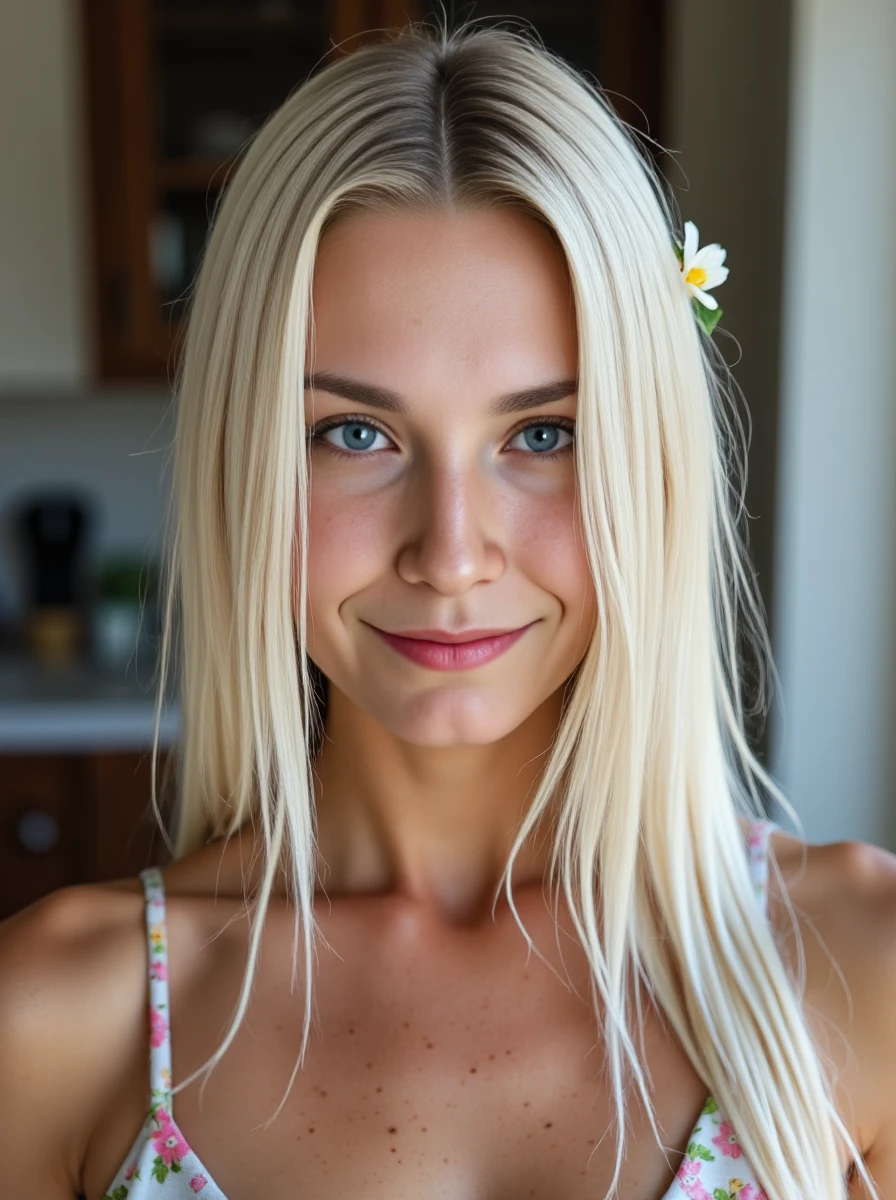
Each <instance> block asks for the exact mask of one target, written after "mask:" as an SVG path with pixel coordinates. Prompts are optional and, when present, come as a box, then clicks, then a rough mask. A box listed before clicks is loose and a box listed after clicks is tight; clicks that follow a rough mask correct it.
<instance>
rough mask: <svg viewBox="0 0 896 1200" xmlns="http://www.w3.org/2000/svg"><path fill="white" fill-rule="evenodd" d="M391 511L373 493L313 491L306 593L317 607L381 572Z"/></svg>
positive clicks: (344, 596) (342, 596)
mask: <svg viewBox="0 0 896 1200" xmlns="http://www.w3.org/2000/svg"><path fill="white" fill-rule="evenodd" d="M386 519H387V513H386V512H385V511H384V506H383V505H381V504H377V502H376V500H375V499H374V498H371V497H369V496H368V497H365V498H364V500H363V501H361V502H359V501H358V499H357V498H355V497H353V496H350V495H349V496H346V495H344V494H343V495H340V494H339V493H338V492H332V493H327V494H324V493H323V492H321V493H320V494H319V495H317V496H314V495H313V494H312V496H311V500H310V504H309V512H308V596H309V600H310V602H311V604H312V606H313V607H314V608H315V610H316V611H318V612H320V613H324V612H325V611H326V609H328V608H332V606H333V605H334V604H335V605H337V606H338V605H339V604H340V603H341V602H342V601H343V600H345V599H347V598H348V597H349V596H352V595H353V594H355V593H356V592H358V591H361V590H363V588H364V587H365V586H366V585H367V584H369V583H370V582H371V581H372V580H374V579H376V578H377V577H378V576H381V575H382V574H383V571H384V568H385V565H386V563H387V546H388V533H387V528H388V526H387V524H386Z"/></svg>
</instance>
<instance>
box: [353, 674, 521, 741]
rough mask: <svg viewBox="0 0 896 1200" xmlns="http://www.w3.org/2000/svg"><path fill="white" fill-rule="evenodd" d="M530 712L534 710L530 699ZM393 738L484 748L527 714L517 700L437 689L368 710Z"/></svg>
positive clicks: (504, 735) (514, 726)
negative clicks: (503, 700)
mask: <svg viewBox="0 0 896 1200" xmlns="http://www.w3.org/2000/svg"><path fill="white" fill-rule="evenodd" d="M532 707H533V709H534V708H535V707H537V704H536V702H535V698H533V706H532ZM371 711H372V712H373V714H374V715H375V716H376V718H377V720H378V721H380V723H381V724H383V725H384V726H386V728H387V729H389V731H390V732H391V733H393V734H394V735H395V736H396V737H399V738H401V740H402V741H403V742H408V743H409V744H410V745H413V746H429V747H433V748H436V747H447V746H487V745H490V744H491V743H493V742H499V741H500V740H501V739H502V738H503V737H506V736H507V735H508V734H509V733H512V732H513V730H514V729H516V728H517V727H518V726H519V725H521V724H522V722H523V721H524V720H525V719H526V716H527V715H528V710H526V711H522V712H521V711H520V705H519V699H518V698H516V699H515V700H511V699H510V698H509V697H508V698H507V699H506V701H505V703H503V704H502V703H501V701H500V699H499V698H498V697H496V696H494V695H492V696H486V695H483V694H482V693H481V692H480V693H478V694H476V693H475V692H474V691H473V689H461V690H456V691H455V690H450V689H437V690H436V691H433V692H430V693H428V694H425V695H422V696H415V697H414V698H413V699H412V700H409V701H408V702H407V703H406V704H402V703H401V702H399V703H396V702H395V698H394V696H393V697H390V703H389V704H388V705H383V706H381V707H379V709H377V708H373V709H372V710H371Z"/></svg>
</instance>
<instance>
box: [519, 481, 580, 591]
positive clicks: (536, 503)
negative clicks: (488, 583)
mask: <svg viewBox="0 0 896 1200" xmlns="http://www.w3.org/2000/svg"><path fill="white" fill-rule="evenodd" d="M506 527H507V528H506V533H507V550H508V554H509V556H510V557H511V559H512V563H513V565H514V566H515V567H516V569H517V570H518V571H520V572H521V573H522V574H523V575H524V576H525V577H526V578H527V579H529V580H531V581H532V582H533V583H536V584H538V585H539V586H540V587H541V588H542V589H543V590H544V591H547V592H550V593H552V594H553V595H554V596H556V597H557V599H558V600H560V601H561V603H562V604H563V606H564V608H574V609H575V611H576V613H578V612H579V611H580V610H581V607H582V604H583V603H584V604H586V605H587V606H590V605H591V604H592V602H593V596H594V584H593V582H592V579H591V571H590V568H589V566H588V558H587V554H586V551H585V541H584V536H583V534H582V529H581V522H580V520H579V510H578V505H577V503H576V493H575V490H574V488H572V487H570V488H566V489H564V490H563V491H562V492H556V493H553V494H550V493H547V494H541V495H527V496H524V497H521V498H519V499H518V500H517V502H516V503H515V504H514V505H512V507H511V509H510V510H509V519H508V520H507V522H506Z"/></svg>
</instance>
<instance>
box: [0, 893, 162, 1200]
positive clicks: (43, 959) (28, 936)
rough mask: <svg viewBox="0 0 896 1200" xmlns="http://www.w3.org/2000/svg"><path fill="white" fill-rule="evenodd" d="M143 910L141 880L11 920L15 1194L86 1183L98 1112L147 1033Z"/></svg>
mask: <svg viewBox="0 0 896 1200" xmlns="http://www.w3.org/2000/svg"><path fill="white" fill-rule="evenodd" d="M141 912H142V894H141V889H140V884H139V881H137V880H134V881H123V882H122V883H120V884H109V885H90V886H88V885H80V886H76V887H68V888H63V889H61V890H59V891H56V892H53V893H51V894H50V895H48V896H46V897H44V898H43V899H41V900H39V901H37V902H36V903H35V904H32V905H30V906H29V907H28V908H26V909H24V910H23V911H22V912H20V913H17V914H16V915H15V916H13V917H10V918H9V919H8V920H6V921H4V922H2V923H0V1061H2V1063H3V1071H2V1072H0V1127H2V1128H3V1130H4V1145H5V1147H6V1149H5V1150H4V1191H5V1192H7V1194H11V1195H22V1196H24V1195H41V1196H45V1197H47V1198H48V1200H56V1198H57V1197H59V1198H62V1197H71V1196H73V1195H75V1193H76V1192H77V1191H78V1190H79V1189H78V1179H79V1173H80V1164H81V1162H82V1150H83V1146H84V1143H85V1140H86V1138H87V1136H88V1135H89V1131H90V1128H91V1122H92V1121H93V1120H94V1118H95V1114H96V1112H98V1111H99V1109H100V1107H101V1105H102V1103H103V1099H104V1097H106V1096H108V1093H109V1089H110V1088H111V1087H113V1086H114V1082H115V1074H116V1072H118V1071H120V1070H121V1069H122V1064H123V1063H124V1062H126V1061H128V1060H129V1057H130V1056H131V1055H132V1054H133V1049H134V1047H135V1046H138V1045H139V1044H140V1042H141V1040H142V1039H144V1038H145V1034H144V1033H143V1025H144V1023H145V1022H146V1020H147V1018H146V1012H145V1004H144V991H143V988H144V980H145V971H144V970H143V969H142V966H141V963H142V961H143V956H144V955H145V948H144V945H143V938H142V934H141V924H142V918H141ZM7 1189H8V1190H7Z"/></svg>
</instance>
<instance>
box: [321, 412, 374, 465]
mask: <svg viewBox="0 0 896 1200" xmlns="http://www.w3.org/2000/svg"><path fill="white" fill-rule="evenodd" d="M377 437H381V438H383V439H384V441H386V442H388V441H389V439H388V438H387V437H386V435H385V434H384V433H383V431H382V430H381V429H380V428H379V427H378V426H376V425H372V424H370V422H368V421H334V422H332V423H330V424H327V425H323V426H318V427H316V428H314V429H312V430H310V431H309V434H308V440H309V441H313V442H324V443H325V444H326V447H327V449H328V450H332V451H334V452H335V453H336V454H344V455H345V456H346V457H349V458H357V457H358V455H359V453H362V452H363V451H365V450H370V449H376V450H382V449H384V447H383V446H377V445H376V439H377Z"/></svg>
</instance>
